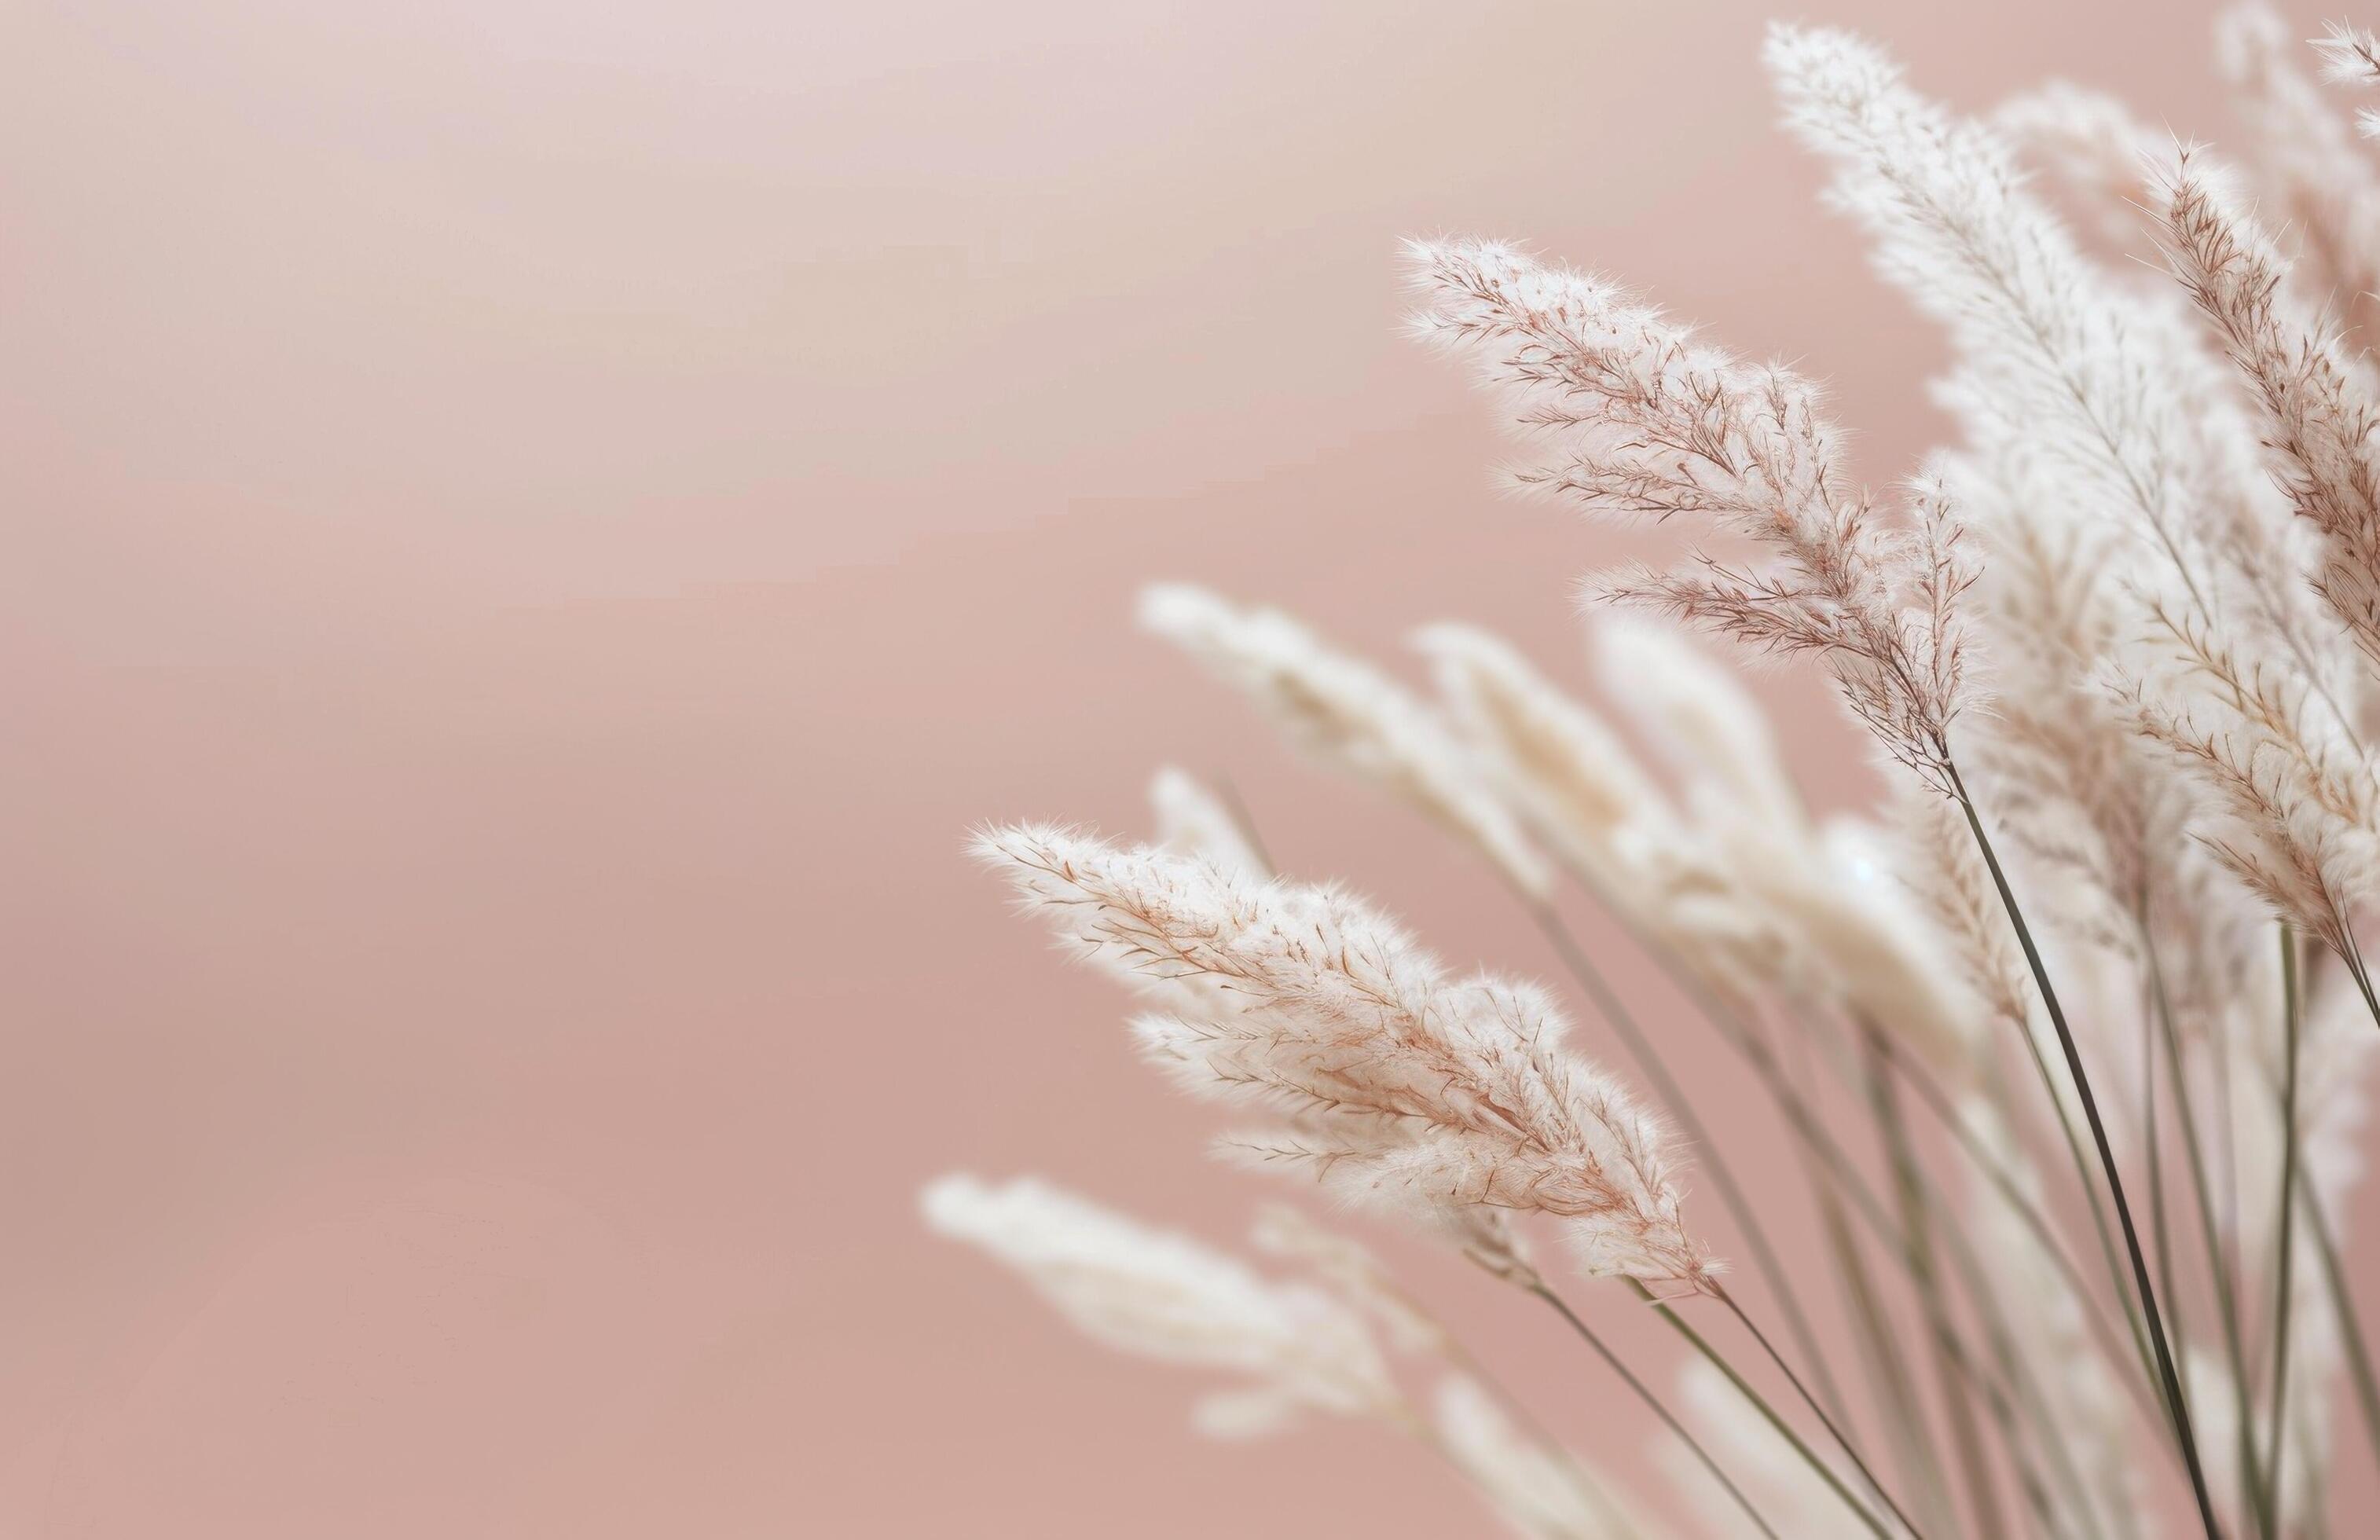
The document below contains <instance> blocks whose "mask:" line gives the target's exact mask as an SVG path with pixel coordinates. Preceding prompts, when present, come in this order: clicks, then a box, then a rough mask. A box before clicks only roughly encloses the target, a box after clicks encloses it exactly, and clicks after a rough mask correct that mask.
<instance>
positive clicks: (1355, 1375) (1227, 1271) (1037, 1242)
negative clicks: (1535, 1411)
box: [921, 1175, 1414, 1437]
mask: <svg viewBox="0 0 2380 1540" xmlns="http://www.w3.org/2000/svg"><path fill="white" fill-rule="evenodd" d="M921 1202H922V1205H923V1207H924V1210H925V1216H926V1222H927V1223H928V1224H929V1226H931V1227H932V1228H933V1229H934V1230H935V1231H938V1232H939V1233H941V1234H943V1235H947V1236H949V1237H951V1238H952V1239H953V1240H959V1241H965V1242H966V1243H969V1244H971V1245H974V1246H977V1247H979V1248H980V1249H982V1250H983V1251H985V1252H987V1253H989V1254H990V1255H992V1256H994V1257H996V1258H998V1259H999V1260H1000V1261H1002V1263H1004V1264H1006V1265H1007V1266H1008V1267H1012V1268H1014V1269H1015V1271H1016V1272H1018V1273H1019V1274H1021V1275H1022V1276H1023V1277H1024V1278H1025V1279H1026V1281H1027V1282H1029V1283H1031V1284H1032V1285H1033V1287H1034V1288H1035V1289H1036V1290H1037V1291H1039V1292H1040V1294H1041V1295H1042V1296H1043V1297H1044V1298H1046V1299H1047V1300H1048V1301H1049V1302H1050V1304H1051V1305H1053V1306H1054V1307H1055V1308H1056V1309H1057V1310H1058V1312H1059V1313H1060V1314H1061V1315H1062V1316H1065V1317H1066V1319H1067V1320H1068V1321H1070V1322H1071V1323H1073V1324H1074V1325H1075V1327H1076V1328H1078V1329H1080V1330H1081V1331H1082V1332H1083V1333H1084V1334H1085V1335H1087V1336H1088V1337H1090V1338H1092V1339H1094V1340H1097V1341H1099V1342H1101V1343H1103V1344H1105V1345H1106V1346H1108V1347H1111V1348H1114V1349H1117V1350H1119V1351H1121V1352H1129V1353H1136V1354H1138V1355H1140V1356H1142V1357H1145V1358H1154V1359H1159V1360H1161V1361H1163V1362H1165V1363H1169V1364H1183V1365H1185V1366H1188V1367H1193V1368H1204V1369H1215V1370H1221V1371H1225V1372H1228V1373H1231V1374H1234V1375H1238V1376H1243V1377H1244V1378H1245V1380H1246V1381H1248V1382H1249V1383H1247V1384H1245V1385H1244V1386H1242V1387H1240V1388H1236V1389H1233V1390H1232V1391H1229V1392H1225V1393H1221V1394H1219V1395H1216V1396H1212V1397H1209V1398H1208V1400H1206V1401H1203V1402H1201V1403H1200V1405H1199V1407H1198V1412H1197V1423H1198V1425H1199V1426H1200V1428H1201V1429H1203V1430H1204V1431H1207V1432H1209V1433H1213V1434H1217V1435H1219V1436H1226V1437H1246V1436H1250V1435H1255V1434H1259V1433H1266V1432H1270V1431H1272V1430H1273V1429H1275V1428H1278V1427H1281V1426H1282V1425H1286V1424H1288V1423H1291V1422H1293V1421H1294V1420H1295V1419H1296V1417H1297V1416H1298V1415H1299V1414H1300V1413H1329V1414H1330V1415H1333V1416H1341V1417H1362V1418H1376V1419H1380V1420H1384V1421H1388V1422H1391V1423H1400V1424H1403V1423H1410V1422H1412V1421H1413V1419H1414V1413H1413V1412H1412V1410H1411V1409H1410V1408H1409V1407H1407V1405H1406V1404H1405V1401H1404V1398H1403V1395H1402V1393H1401V1392H1400V1391H1399V1390H1398V1389H1397V1387H1396V1382H1395V1380H1394V1378H1393V1377H1392V1376H1390V1372H1389V1366H1388V1362H1387V1359H1386V1358H1385V1357H1384V1356H1383V1354H1382V1353H1381V1351H1380V1348H1379V1345H1378V1342H1377V1341H1376V1340H1374V1339H1373V1337H1372V1334H1371V1331H1370V1330H1369V1328H1367V1327H1366V1325H1365V1323H1364V1321H1363V1320H1362V1318H1361V1317H1360V1316H1356V1315H1355V1314H1354V1313H1353V1312H1352V1311H1350V1310H1349V1309H1348V1308H1347V1307H1346V1306H1345V1305H1344V1304H1342V1303H1341V1302H1339V1301H1338V1300H1337V1299H1334V1298H1333V1297H1332V1296H1331V1295H1330V1294H1329V1293H1328V1292H1326V1291H1322V1290H1319V1289H1315V1288H1311V1287H1307V1286H1304V1285H1298V1284H1281V1283H1274V1282H1269V1281H1268V1280H1266V1279H1263V1278H1260V1277H1259V1276H1257V1274H1256V1273H1255V1272H1254V1271H1252V1270H1251V1269H1249V1268H1248V1267H1246V1266H1245V1265H1244V1264H1242V1263H1241V1262H1239V1261H1238V1260H1237V1259H1235V1258H1233V1257H1231V1256H1228V1255H1223V1254H1222V1253H1220V1252H1217V1251H1214V1250H1211V1249H1209V1248H1208V1247H1207V1246H1204V1245H1201V1244H1199V1243H1196V1242H1195V1241H1191V1240H1188V1239H1186V1238H1184V1237H1183V1236H1180V1235H1174V1234H1171V1233H1168V1232H1166V1231H1158V1230H1151V1229H1148V1228H1146V1227H1144V1226H1142V1225H1140V1224H1137V1223H1135V1222H1134V1221H1133V1220H1131V1219H1125V1218H1123V1216H1122V1215H1119V1214H1115V1213H1112V1212H1111V1211H1109V1210H1107V1209H1104V1208H1101V1207H1098V1206H1097V1205H1095V1204H1092V1203H1089V1202H1087V1201H1085V1200H1084V1199H1082V1198H1080V1197H1077V1196H1075V1195H1074V1194H1071V1193H1066V1192H1063V1191H1061V1190H1060V1189H1058V1188H1056V1187H1052V1186H1050V1185H1049V1184H1048V1183H1046V1182H1038V1181H1035V1180H1033V1179H1031V1178H1029V1177H1020V1178H1017V1179H1015V1180H1014V1181H1011V1182H1005V1183H1003V1184H1002V1185H999V1186H992V1185H990V1184H988V1183H985V1182H981V1181H978V1180H977V1178H975V1177H972V1176H965V1175H951V1176H945V1177H942V1178H941V1179H940V1180H938V1181H936V1182H932V1183H930V1184H929V1185H928V1186H927V1188H926V1189H925V1192H924V1194H922V1197H921Z"/></svg>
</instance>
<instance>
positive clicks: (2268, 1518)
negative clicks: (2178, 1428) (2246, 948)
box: [2265, 920, 2299, 1534]
mask: <svg viewBox="0 0 2380 1540" xmlns="http://www.w3.org/2000/svg"><path fill="white" fill-rule="evenodd" d="M2298 1008H2299V1000H2298V945H2297V936H2296V933H2295V932H2294V931H2292V930H2291V929H2290V928H2289V922H2288V921H2286V920H2284V921H2282V922H2281V1029H2282V1032H2283V1033H2284V1035H2285V1038H2286V1042H2287V1045H2288V1046H2287V1049H2286V1057H2285V1058H2284V1060H2283V1063H2284V1065H2285V1068H2284V1069H2283V1072H2282V1073H2283V1076H2284V1078H2283V1080H2282V1083H2281V1220H2280V1240H2279V1255H2277V1257H2275V1259H2274V1262H2273V1270H2274V1272H2275V1274H2276V1276H2277V1279H2278V1281H2277V1282H2276V1283H2275V1284H2274V1286H2273V1344H2272V1350H2273V1405H2272V1412H2271V1413H2270V1419H2271V1420H2270V1424H2269V1425H2268V1428H2267V1431H2266V1434H2265V1438H2266V1443H2265V1533H2266V1534H2279V1533H2280V1518H2281V1451H2282V1449H2284V1448H2285V1447H2286V1446H2285V1445H2284V1444H2283V1442H2282V1440H2281V1429H2282V1426H2283V1425H2285V1424H2286V1423H2287V1422H2288V1421H2289V1289H2290V1277H2289V1274H2290V1263H2291V1261H2292V1259H2293V1257H2294V1255H2295V1253H2296V1244H2295V1243H2296V1237H2295V1235H2294V1234H2293V1233H2292V1231H2293V1229H2294V1222H2295V1220H2296V1218H2297V1185H2298V1048H2299V1043H2298V1037H2299V1024H2298Z"/></svg>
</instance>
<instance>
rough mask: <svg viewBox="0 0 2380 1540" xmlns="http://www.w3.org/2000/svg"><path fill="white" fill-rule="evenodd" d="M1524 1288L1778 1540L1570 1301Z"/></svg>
mask: <svg viewBox="0 0 2380 1540" xmlns="http://www.w3.org/2000/svg"><path fill="white" fill-rule="evenodd" d="M1524 1288H1526V1289H1527V1290H1528V1291H1529V1292H1531V1293H1533V1294H1535V1295H1536V1296H1537V1298H1539V1299H1541V1300H1543V1301H1545V1302H1546V1304H1549V1305H1551V1306H1552V1307H1553V1309H1554V1311H1555V1313H1556V1314H1558V1315H1560V1316H1561V1318H1562V1319H1563V1320H1565V1321H1568V1322H1569V1323H1570V1328H1571V1329H1572V1330H1573V1331H1574V1332H1576V1333H1578V1335H1579V1337H1580V1339H1581V1340H1584V1341H1585V1343H1586V1345H1587V1346H1588V1347H1590V1348H1593V1349H1594V1350H1595V1352H1596V1354H1597V1356H1598V1357H1600V1358H1601V1359H1602V1360H1603V1362H1604V1363H1605V1364H1607V1365H1608V1366H1609V1368H1610V1370H1611V1372H1612V1373H1613V1374H1616V1375H1618V1376H1620V1378H1621V1382H1622V1383H1624V1384H1625V1385H1626V1386H1627V1387H1628V1388H1629V1389H1631V1390H1633V1391H1634V1392H1635V1394H1636V1399H1637V1400H1638V1401H1643V1402H1644V1403H1645V1408H1646V1409H1647V1410H1648V1411H1650V1412H1651V1413H1653V1415H1654V1416H1655V1417H1657V1418H1658V1419H1660V1422H1661V1425H1662V1426H1664V1427H1666V1428H1668V1429H1669V1430H1670V1432H1671V1433H1674V1434H1676V1435H1677V1436H1678V1438H1679V1440H1680V1441H1681V1442H1682V1443H1683V1444H1684V1445H1685V1446H1686V1448H1687V1449H1688V1450H1689V1451H1690V1452H1692V1453H1693V1455H1694V1459H1695V1460H1696V1461H1700V1462H1701V1464H1702V1467H1703V1469H1704V1470H1706V1471H1708V1472H1709V1473H1711V1479H1713V1480H1714V1481H1717V1482H1718V1484H1719V1485H1720V1486H1721V1487H1722V1488H1724V1489H1725V1491H1726V1492H1727V1495H1728V1496H1729V1497H1730V1498H1734V1499H1735V1505H1736V1506H1737V1507H1738V1508H1741V1509H1743V1512H1744V1516H1745V1517H1746V1518H1749V1519H1750V1520H1751V1521H1752V1522H1753V1524H1754V1525H1755V1527H1756V1528H1757V1529H1758V1530H1759V1531H1760V1533H1761V1534H1765V1535H1767V1536H1768V1540H1778V1535H1777V1531H1776V1530H1775V1529H1774V1528H1772V1527H1770V1525H1769V1522H1768V1521H1767V1519H1766V1518H1764V1517H1762V1516H1761V1512H1760V1510H1759V1509H1757V1508H1755V1507H1754V1506H1753V1502H1752V1499H1751V1498H1747V1497H1745V1496H1744V1495H1743V1488H1742V1487H1740V1486H1738V1485H1736V1484H1735V1483H1734V1482H1733V1481H1732V1480H1730V1478H1729V1476H1728V1473H1727V1472H1726V1471H1725V1470H1724V1469H1722V1468H1721V1467H1720V1465H1719V1462H1718V1461H1716V1460H1714V1459H1712V1458H1711V1452H1710V1450H1708V1449H1705V1448H1704V1447H1703V1444H1702V1440H1701V1439H1699V1438H1696V1437H1694V1435H1693V1434H1692V1433H1689V1432H1688V1431H1686V1425H1684V1424H1683V1423H1681V1422H1680V1421H1678V1419H1677V1417H1676V1415H1675V1414H1674V1413H1671V1412H1670V1409H1669V1407H1668V1406H1666V1405H1664V1404H1663V1403H1662V1401H1661V1398H1660V1397H1658V1396H1657V1395H1655V1394H1654V1393H1653V1391H1652V1388H1651V1387H1649V1386H1647V1385H1646V1384H1645V1382H1644V1381H1643V1380H1641V1379H1639V1378H1637V1377H1636V1373H1635V1371H1634V1370H1633V1369H1631V1368H1629V1366H1628V1365H1627V1364H1625V1363H1623V1362H1621V1357H1620V1355H1619V1354H1618V1353H1615V1352H1612V1351H1611V1347H1610V1344H1609V1343H1607V1342H1606V1341H1604V1340H1603V1339H1602V1337H1601V1336H1599V1335H1598V1334H1597V1332H1596V1330H1595V1328H1593V1327H1590V1326H1588V1325H1587V1324H1586V1322H1585V1321H1584V1320H1582V1319H1581V1318H1580V1317H1579V1314H1578V1312H1577V1311H1575V1310H1573V1309H1572V1308H1571V1307H1570V1302H1569V1301H1568V1300H1565V1299H1563V1298H1562V1297H1561V1296H1560V1294H1557V1293H1555V1292H1554V1291H1553V1290H1552V1289H1551V1288H1550V1287H1548V1285H1547V1284H1545V1283H1544V1282H1543V1281H1538V1282H1536V1283H1530V1284H1525V1285H1524ZM1876 1533H1877V1534H1879V1535H1880V1534H1883V1531H1881V1530H1878V1531H1877V1532H1876Z"/></svg>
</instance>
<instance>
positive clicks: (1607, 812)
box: [1414, 624, 1670, 886]
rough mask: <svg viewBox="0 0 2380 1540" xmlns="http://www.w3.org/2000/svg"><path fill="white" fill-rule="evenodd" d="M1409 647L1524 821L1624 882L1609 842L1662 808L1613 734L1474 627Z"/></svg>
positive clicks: (1455, 628) (1424, 635)
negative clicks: (1425, 662) (1524, 813)
mask: <svg viewBox="0 0 2380 1540" xmlns="http://www.w3.org/2000/svg"><path fill="white" fill-rule="evenodd" d="M1414 644H1415V646H1416V647H1418V648H1419V649H1421V651H1422V652H1423V653H1424V654H1425V655H1426V656H1427V658H1428V659H1429V661H1430V664H1431V670H1432V673H1434V674H1435V676H1436V677H1437V680H1438V685H1439V696H1440V697H1442V698H1443V699H1444V700H1445V701H1446V702H1447V706H1448V710H1449V714H1450V715H1451V716H1452V717H1453V719H1454V721H1456V723H1457V724H1458V725H1459V726H1460V728H1461V729H1462V731H1463V735H1464V736H1465V737H1466V738H1467V739H1468V740H1469V741H1470V742H1471V743H1472V744H1474V745H1475V746H1477V748H1478V749H1479V751H1480V753H1481V755H1482V757H1483V758H1485V759H1486V760H1487V761H1488V763H1490V764H1492V765H1493V766H1494V767H1495V768H1496V770H1498V772H1499V776H1500V781H1501V782H1502V785H1503V788H1504V790H1505V793H1506V794H1507V796H1508V797H1509V798H1510V799H1511V800H1512V801H1513V802H1514V803H1516V804H1517V805H1519V806H1522V807H1524V808H1525V809H1527V810H1528V811H1529V813H1530V815H1531V822H1532V823H1533V824H1534V825H1535V826H1536V828H1537V829H1538V830H1539V831H1542V832H1543V834H1544V835H1545V837H1546V838H1548V840H1550V841H1555V842H1559V843H1560V844H1561V845H1562V846H1563V847H1564V848H1565V849H1566V851H1567V853H1568V854H1569V855H1571V856H1572V857H1573V859H1574V860H1576V861H1578V862H1579V863H1580V864H1581V865H1583V866H1585V867H1587V868H1588V869H1589V870H1590V871H1592V872H1593V873H1595V875H1596V876H1597V878H1598V879H1601V880H1602V881H1603V882H1604V883H1605V884H1606V885H1607V886H1609V885H1613V884H1616V883H1617V882H1618V880H1619V879H1621V878H1622V877H1623V876H1624V875H1625V873H1624V869H1623V867H1622V866H1621V860H1620V857H1619V855H1618V852H1617V848H1616V842H1617V840H1618V838H1619V836H1620V833H1621V831H1623V830H1625V829H1628V828H1630V827H1632V826H1634V825H1639V824H1641V823H1644V822H1645V821H1647V820H1658V821H1661V822H1665V823H1666V822H1668V821H1669V820H1670V807H1669V804H1668V801H1667V799H1666V798H1665V797H1663V795H1662V794H1661V792H1660V790H1659V789H1658V787H1656V786H1655V785H1654V783H1653V782H1652V779H1651V778H1650V777H1649V776H1647V775H1646V774H1645V772H1644V770H1642V769H1641V768H1640V767H1639V766H1638V765H1637V763H1636V760H1635V758H1634V757H1633V755H1631V754H1630V753H1629V751H1628V748H1627V746H1626V745H1624V744H1622V743H1621V740H1620V737H1619V735H1618V734H1615V733H1613V732H1612V731H1611V729H1610V728H1609V727H1608V726H1607V725H1605V724H1604V723H1603V722H1602V721H1599V720H1597V718H1596V717H1595V716H1594V715H1592V714H1591V713H1590V712H1588V711H1587V710H1586V709H1585V708H1584V707H1582V706H1580V705H1579V704H1578V703H1577V702H1575V701H1573V700H1572V699H1571V698H1570V697H1568V696H1565V695H1564V694H1563V693H1562V692H1561V691H1560V689H1558V688H1556V687H1555V686H1554V685H1553V684H1552V683H1551V682H1549V681H1548V679H1547V678H1546V677H1545V676H1544V675H1543V674H1541V673H1538V672H1537V671H1536V668H1535V667H1534V666H1533V665H1532V664H1530V662H1529V661H1527V660H1526V659H1524V658H1523V657H1522V656H1521V654H1520V653H1519V652H1518V651H1516V650H1515V649H1513V648H1512V646H1511V645H1510V644H1509V643H1507V642H1505V641H1503V640H1502V639H1501V638H1500V637H1494V636H1490V635H1489V634H1488V633H1487V632H1485V631H1481V630H1479V629H1477V628H1475V627H1474V626H1468V625H1456V624H1437V625H1431V626H1427V627H1425V628H1424V629H1422V630H1421V631H1419V632H1417V633H1416V634H1415V637H1414Z"/></svg>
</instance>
